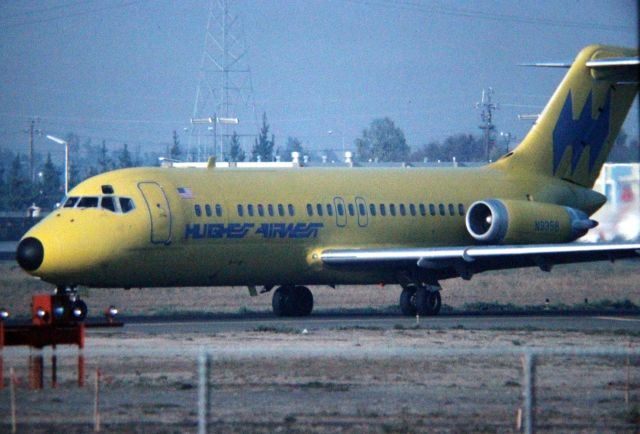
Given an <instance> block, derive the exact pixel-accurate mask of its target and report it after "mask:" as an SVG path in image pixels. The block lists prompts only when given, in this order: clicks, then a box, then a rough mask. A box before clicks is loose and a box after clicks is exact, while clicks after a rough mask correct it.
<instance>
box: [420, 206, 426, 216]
mask: <svg viewBox="0 0 640 434" xmlns="http://www.w3.org/2000/svg"><path fill="white" fill-rule="evenodd" d="M420 215H421V216H422V217H424V216H426V215H427V208H426V207H425V206H424V203H421V204H420Z"/></svg>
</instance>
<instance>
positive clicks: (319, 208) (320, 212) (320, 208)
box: [316, 204, 322, 217]
mask: <svg viewBox="0 0 640 434" xmlns="http://www.w3.org/2000/svg"><path fill="white" fill-rule="evenodd" d="M316 210H317V211H318V215H319V216H320V217H322V205H321V204H316Z"/></svg>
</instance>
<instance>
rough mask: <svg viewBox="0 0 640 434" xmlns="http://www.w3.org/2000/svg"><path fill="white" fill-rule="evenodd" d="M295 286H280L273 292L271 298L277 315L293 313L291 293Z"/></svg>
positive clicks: (272, 306)
mask: <svg viewBox="0 0 640 434" xmlns="http://www.w3.org/2000/svg"><path fill="white" fill-rule="evenodd" d="M292 289H293V288H291V287H290V286H280V287H279V288H278V289H276V290H275V291H274V292H273V298H272V299H271V308H272V309H273V313H274V315H275V316H289V315H291V293H292V292H293V291H292Z"/></svg>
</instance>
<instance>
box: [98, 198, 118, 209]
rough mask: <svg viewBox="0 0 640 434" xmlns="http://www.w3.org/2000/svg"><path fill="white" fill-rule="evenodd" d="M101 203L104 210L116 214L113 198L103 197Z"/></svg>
mask: <svg viewBox="0 0 640 434" xmlns="http://www.w3.org/2000/svg"><path fill="white" fill-rule="evenodd" d="M100 203H101V205H102V208H104V209H107V210H109V211H111V212H116V203H115V202H114V200H113V196H105V197H103V198H102V201H101V202H100Z"/></svg>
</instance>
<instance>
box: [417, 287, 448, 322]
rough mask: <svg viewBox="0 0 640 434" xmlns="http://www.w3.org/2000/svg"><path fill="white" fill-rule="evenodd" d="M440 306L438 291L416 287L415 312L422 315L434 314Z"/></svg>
mask: <svg viewBox="0 0 640 434" xmlns="http://www.w3.org/2000/svg"><path fill="white" fill-rule="evenodd" d="M441 307H442V297H440V291H429V290H428V289H427V288H418V290H417V291H416V313H417V314H418V315H424V316H435V315H437V314H438V312H440V308H441Z"/></svg>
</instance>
